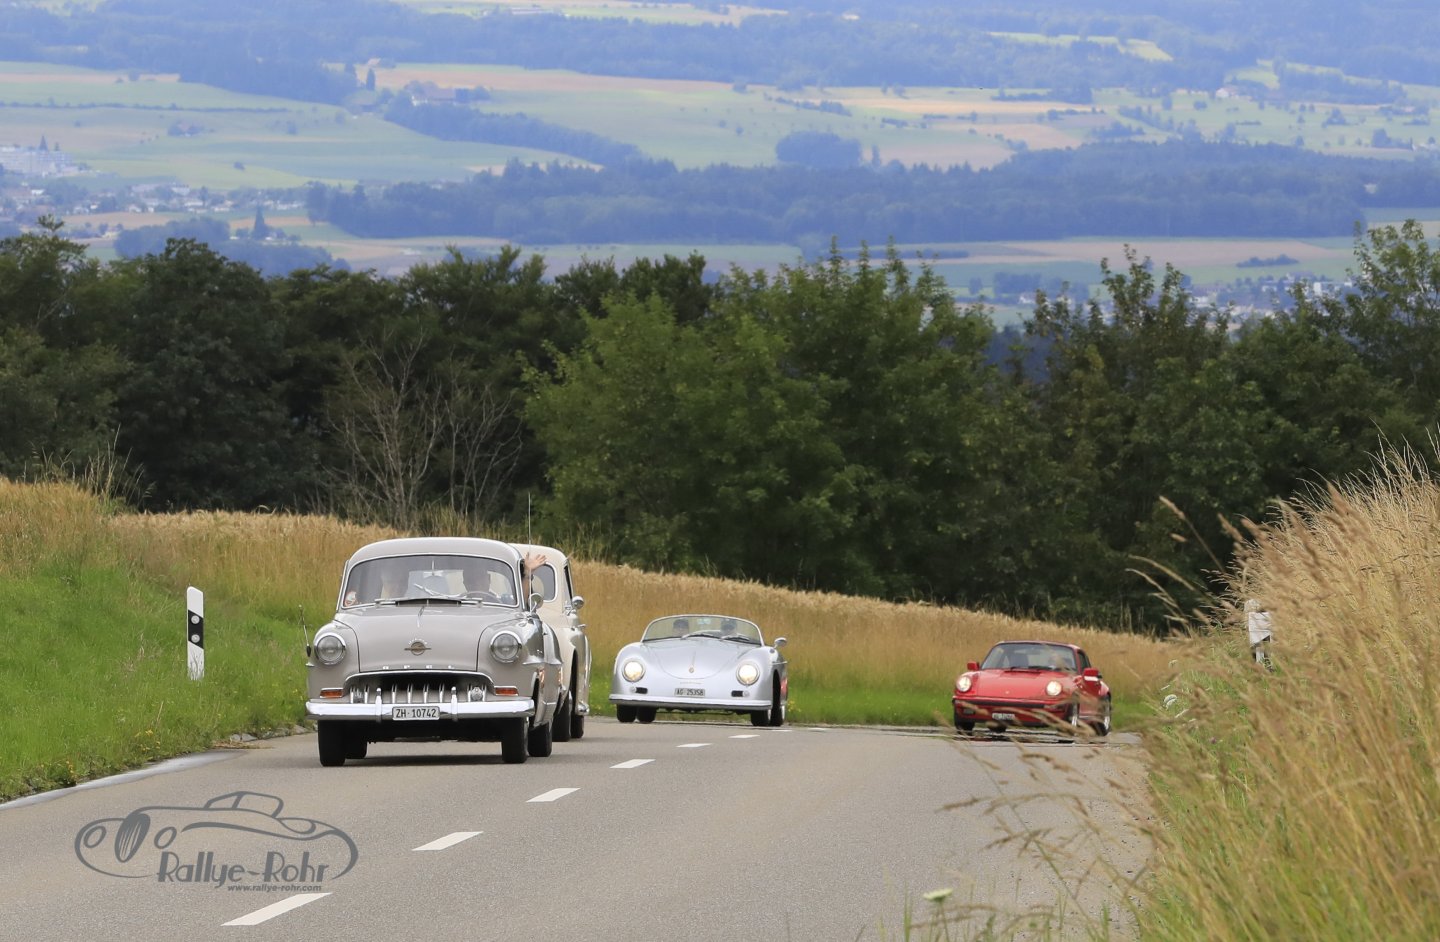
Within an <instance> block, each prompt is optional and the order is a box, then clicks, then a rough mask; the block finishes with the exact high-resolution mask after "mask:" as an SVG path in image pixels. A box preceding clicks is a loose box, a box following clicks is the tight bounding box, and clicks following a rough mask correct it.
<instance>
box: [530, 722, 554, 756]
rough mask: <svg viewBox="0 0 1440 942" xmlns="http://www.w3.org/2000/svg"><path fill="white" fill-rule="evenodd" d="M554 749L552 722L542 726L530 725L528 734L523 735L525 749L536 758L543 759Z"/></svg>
mask: <svg viewBox="0 0 1440 942" xmlns="http://www.w3.org/2000/svg"><path fill="white" fill-rule="evenodd" d="M554 749H555V724H554V723H553V722H551V723H546V724H545V725H543V726H532V727H530V735H529V736H526V737H525V751H527V752H529V753H530V754H531V755H532V756H534V757H535V758H537V759H543V758H545V757H546V756H548V755H550V753H551V752H553V751H554Z"/></svg>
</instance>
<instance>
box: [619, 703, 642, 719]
mask: <svg viewBox="0 0 1440 942" xmlns="http://www.w3.org/2000/svg"><path fill="white" fill-rule="evenodd" d="M636 712H637V711H636V709H635V708H634V707H633V706H625V705H624V704H616V705H615V718H616V719H617V720H619V721H620V722H622V723H633V722H635V714H636Z"/></svg>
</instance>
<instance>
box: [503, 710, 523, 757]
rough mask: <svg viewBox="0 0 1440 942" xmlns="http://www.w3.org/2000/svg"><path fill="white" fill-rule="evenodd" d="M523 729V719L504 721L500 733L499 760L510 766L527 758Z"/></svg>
mask: <svg viewBox="0 0 1440 942" xmlns="http://www.w3.org/2000/svg"><path fill="white" fill-rule="evenodd" d="M525 727H526V721H525V720H524V719H518V720H506V721H505V728H504V729H503V730H501V732H500V758H502V759H504V760H505V761H506V762H507V763H509V764H511V765H515V764H518V763H521V762H524V761H525V760H526V759H527V758H528V757H529V753H528V752H527V751H526V749H525V745H526V743H525Z"/></svg>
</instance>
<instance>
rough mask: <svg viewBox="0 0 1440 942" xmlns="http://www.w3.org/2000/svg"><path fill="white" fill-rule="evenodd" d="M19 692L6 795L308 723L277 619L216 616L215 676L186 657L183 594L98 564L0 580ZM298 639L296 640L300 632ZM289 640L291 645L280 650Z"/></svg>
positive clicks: (7, 662) (3, 786)
mask: <svg viewBox="0 0 1440 942" xmlns="http://www.w3.org/2000/svg"><path fill="white" fill-rule="evenodd" d="M0 607H3V608H4V610H5V611H6V612H7V613H9V617H8V618H7V621H8V622H9V625H10V627H9V629H8V631H7V632H6V636H5V645H6V648H7V649H8V650H9V651H10V655H9V656H7V657H6V658H5V659H4V660H3V661H0V685H3V687H4V689H6V690H9V691H12V692H18V693H19V694H20V695H19V696H15V697H14V698H13V703H12V705H11V707H10V709H9V717H8V720H7V722H6V724H5V729H4V733H3V737H0V738H3V740H4V747H3V749H0V798H3V797H10V796H14V795H17V794H23V793H25V792H28V791H31V790H38V789H45V788H51V787H55V786H59V785H69V784H72V783H74V782H77V781H81V780H84V779H87V778H93V777H96V776H99V775H104V774H108V773H112V772H117V771H120V770H123V769H127V768H133V767H135V766H137V765H140V764H143V763H144V762H146V761H149V760H152V759H158V758H164V757H167V756H174V755H179V754H182V753H187V752H193V751H197V750H203V749H207V748H209V747H210V746H211V745H212V744H213V743H214V742H216V741H217V740H221V739H224V738H226V737H228V736H229V735H231V734H232V733H236V732H249V733H252V734H262V733H265V732H266V731H269V730H272V729H275V728H286V729H288V728H289V727H290V726H292V725H293V724H294V723H296V722H298V721H299V720H300V719H302V718H303V708H302V702H303V695H304V688H303V674H302V673H300V672H298V671H297V670H295V656H294V648H295V645H290V646H288V647H287V646H284V645H282V644H281V643H279V641H278V640H277V639H278V638H281V637H283V636H284V635H285V634H288V633H289V632H288V630H287V631H283V632H282V631H281V629H280V626H279V625H278V624H277V623H275V622H274V621H272V620H268V619H263V618H259V617H256V616H254V615H253V614H247V613H243V612H239V611H235V610H233V609H232V608H231V607H230V606H220V607H218V608H217V609H216V610H215V611H212V612H207V624H208V625H213V628H207V632H206V635H207V638H206V640H207V644H206V672H205V677H204V679H203V680H201V681H198V682H197V681H191V680H190V679H189V677H188V673H187V668H186V664H185V643H184V630H185V599H184V596H183V595H179V596H167V595H165V594H163V593H162V592H160V590H159V589H157V588H156V587H155V586H153V585H151V584H148V583H147V582H145V581H144V580H143V579H137V578H136V576H135V574H134V573H133V572H131V571H129V570H128V568H127V567H124V566H121V565H118V564H115V563H107V562H105V561H103V560H87V561H79V560H77V561H73V562H64V563H52V564H49V565H46V566H44V567H42V568H40V569H38V570H37V571H35V572H34V573H32V574H30V575H28V576H23V577H20V578H9V579H6V580H5V581H4V583H3V588H0ZM297 637H298V636H297ZM282 647H287V649H286V650H281V649H282Z"/></svg>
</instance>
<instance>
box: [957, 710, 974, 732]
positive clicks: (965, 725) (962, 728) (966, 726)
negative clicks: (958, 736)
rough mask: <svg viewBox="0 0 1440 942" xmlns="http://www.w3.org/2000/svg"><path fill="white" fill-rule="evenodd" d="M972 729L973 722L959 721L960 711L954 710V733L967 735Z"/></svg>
mask: <svg viewBox="0 0 1440 942" xmlns="http://www.w3.org/2000/svg"><path fill="white" fill-rule="evenodd" d="M974 728H975V721H974V720H966V719H961V718H960V711H959V710H956V711H955V729H956V731H958V732H961V733H968V732H970V731H971V730H972V729H974Z"/></svg>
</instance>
